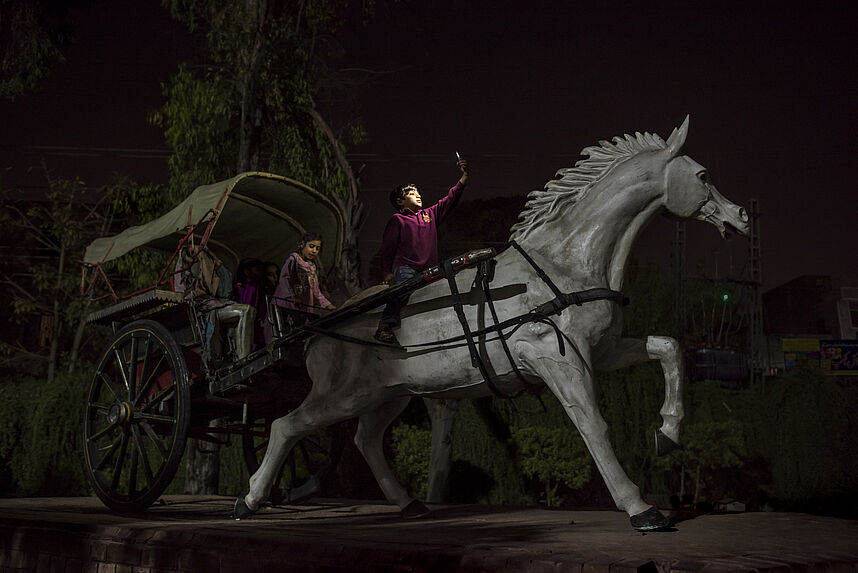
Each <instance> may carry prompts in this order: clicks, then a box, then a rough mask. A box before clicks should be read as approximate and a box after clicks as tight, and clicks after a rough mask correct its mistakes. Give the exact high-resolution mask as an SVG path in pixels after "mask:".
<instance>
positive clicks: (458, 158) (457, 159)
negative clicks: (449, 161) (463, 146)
mask: <svg viewBox="0 0 858 573" xmlns="http://www.w3.org/2000/svg"><path fill="white" fill-rule="evenodd" d="M461 160H462V156H461V155H459V152H458V151H457V152H456V161H461Z"/></svg>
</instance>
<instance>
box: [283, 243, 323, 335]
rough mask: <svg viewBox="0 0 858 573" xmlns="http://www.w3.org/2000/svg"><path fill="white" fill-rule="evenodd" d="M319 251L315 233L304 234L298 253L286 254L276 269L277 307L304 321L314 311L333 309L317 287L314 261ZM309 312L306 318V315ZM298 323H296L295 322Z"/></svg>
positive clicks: (319, 244)
mask: <svg viewBox="0 0 858 573" xmlns="http://www.w3.org/2000/svg"><path fill="white" fill-rule="evenodd" d="M321 249H322V236H321V235H319V234H318V233H306V234H305V235H304V236H303V237H302V238H301V244H300V245H299V247H298V250H297V251H296V252H294V253H292V254H290V255H289V256H288V257H287V258H286V262H284V263H283V268H282V269H281V270H280V278H279V280H278V282H277V288H276V289H275V291H274V297H275V299H276V300H277V305H278V306H279V307H281V308H285V309H287V310H291V311H298V312H296V313H292V316H293V317H295V316H301V314H299V313H303V314H304V315H305V316H304V321H306V319H310V318H312V316H311V315H313V314H317V312H315V311H317V310H318V309H320V308H321V309H327V310H333V309H335V308H336V307H335V306H334V305H333V304H331V302H330V301H329V300H328V299H327V298H326V297H325V295H324V294H322V291H321V289H320V288H319V276H318V274H317V272H316V263H314V262H313V261H314V259H315V258H316V256H317V255H318V254H319V251H320V250H321ZM308 313H309V315H308ZM299 322H300V320H299Z"/></svg>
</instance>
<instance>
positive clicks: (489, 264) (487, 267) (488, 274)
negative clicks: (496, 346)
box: [474, 259, 530, 398]
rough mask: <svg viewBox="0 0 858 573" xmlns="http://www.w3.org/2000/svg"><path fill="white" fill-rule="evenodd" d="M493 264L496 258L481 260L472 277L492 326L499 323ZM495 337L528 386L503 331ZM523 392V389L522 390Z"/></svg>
mask: <svg viewBox="0 0 858 573" xmlns="http://www.w3.org/2000/svg"><path fill="white" fill-rule="evenodd" d="M495 265H497V260H495V259H489V260H487V261H481V262H480V264H479V266H478V267H477V277H476V278H475V279H474V284H475V285H476V282H477V279H479V281H480V283H481V285H482V287H483V293H485V297H486V304H487V305H488V307H489V312H490V313H491V315H492V322H493V323H494V326H498V325H499V324H500V320H499V319H498V313H497V310H496V309H495V302H494V300H492V293H491V287H490V283H491V281H492V279H493V278H494V276H495ZM497 339H498V340H499V341H500V344H501V347H502V348H503V351H504V354H506V358H507V360H509V365H510V367H511V368H512V371H513V372H515V375H516V377H517V378H518V380H519V382H521V383H522V385H523V386H524V388H528V387H529V386H530V385H529V384H528V383H527V380H525V379H524V375H523V374H522V373H521V370H519V368H518V366H516V364H515V359H514V358H513V357H512V352H510V349H509V344H507V342H506V336H504V333H503V331H499V332H498V336H497ZM522 392H523V390H522ZM520 395H521V392H518V393H516V394H514V395H512V396H509V395H506V394H503V395H502V396H501V397H503V398H516V397H518V396H520Z"/></svg>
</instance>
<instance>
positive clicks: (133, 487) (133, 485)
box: [128, 428, 138, 499]
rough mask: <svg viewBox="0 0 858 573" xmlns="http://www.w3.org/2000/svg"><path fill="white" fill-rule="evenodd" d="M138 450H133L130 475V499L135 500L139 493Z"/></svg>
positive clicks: (132, 435)
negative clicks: (136, 494)
mask: <svg viewBox="0 0 858 573" xmlns="http://www.w3.org/2000/svg"><path fill="white" fill-rule="evenodd" d="M134 437H135V436H134V428H131V438H132V439H134ZM137 462H138V452H137V448H136V447H133V446H132V448H131V470H130V472H129V474H128V497H130V498H131V499H134V494H135V493H137Z"/></svg>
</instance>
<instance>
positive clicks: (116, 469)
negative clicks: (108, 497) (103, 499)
mask: <svg viewBox="0 0 858 573" xmlns="http://www.w3.org/2000/svg"><path fill="white" fill-rule="evenodd" d="M127 448H128V434H127V433H125V432H123V433H122V443H121V444H120V445H119V456H117V458H116V463H114V464H113V479H112V480H111V482H110V491H116V488H117V487H119V477H120V475H121V474H122V462H123V461H125V452H126V450H127Z"/></svg>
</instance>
